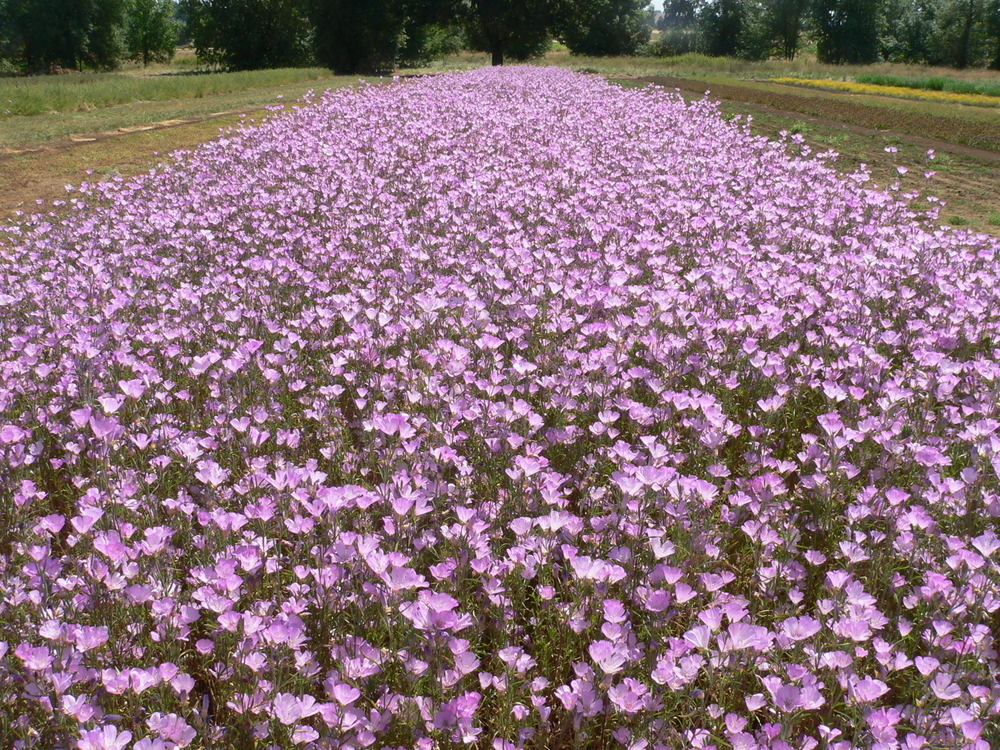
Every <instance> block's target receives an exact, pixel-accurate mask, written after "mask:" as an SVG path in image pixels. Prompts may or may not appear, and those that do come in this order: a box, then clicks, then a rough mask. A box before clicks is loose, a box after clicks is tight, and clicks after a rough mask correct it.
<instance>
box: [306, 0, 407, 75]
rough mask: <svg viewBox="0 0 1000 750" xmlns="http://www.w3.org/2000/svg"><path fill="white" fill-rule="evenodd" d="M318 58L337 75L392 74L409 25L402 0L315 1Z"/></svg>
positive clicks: (313, 10)
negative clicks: (361, 0)
mask: <svg viewBox="0 0 1000 750" xmlns="http://www.w3.org/2000/svg"><path fill="white" fill-rule="evenodd" d="M312 19H313V23H314V24H315V27H316V55H317V57H318V58H319V61H320V62H321V63H323V64H324V65H326V66H327V67H329V68H331V69H332V70H333V71H335V72H337V73H372V74H378V73H384V72H388V71H391V70H392V68H393V67H394V65H395V63H396V55H397V52H398V51H399V47H400V42H401V41H402V35H403V31H404V28H405V25H406V13H405V7H404V4H403V2H401V0H365V2H358V0H314V1H313V4H312Z"/></svg>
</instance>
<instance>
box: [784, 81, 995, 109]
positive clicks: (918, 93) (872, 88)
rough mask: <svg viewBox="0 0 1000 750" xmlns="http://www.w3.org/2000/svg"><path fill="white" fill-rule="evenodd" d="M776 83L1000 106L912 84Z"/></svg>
mask: <svg viewBox="0 0 1000 750" xmlns="http://www.w3.org/2000/svg"><path fill="white" fill-rule="evenodd" d="M771 80H772V81H775V82H776V83H792V84H795V85H797V86H812V87H814V88H820V89H829V90H831V91H846V92H848V93H851V94H875V95H876V96H892V97H897V98H902V99H924V100H927V101H932V102H949V103H951V104H969V105H972V106H974V107H1000V97H998V96H993V95H989V94H970V93H963V92H959V91H935V90H932V89H918V88H914V87H912V86H883V85H881V84H875V83H862V82H859V81H837V80H832V79H829V78H795V77H782V78H772V79H771Z"/></svg>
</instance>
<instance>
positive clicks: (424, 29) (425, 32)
mask: <svg viewBox="0 0 1000 750" xmlns="http://www.w3.org/2000/svg"><path fill="white" fill-rule="evenodd" d="M464 47H465V32H464V31H463V29H462V28H461V27H460V26H457V25H455V24H439V23H420V22H418V21H416V20H413V19H407V24H406V28H405V29H404V41H403V43H402V45H401V47H400V49H399V64H400V65H401V66H402V67H420V66H421V65H426V64H427V63H429V62H430V61H431V60H437V59H440V58H442V57H445V56H446V55H454V54H456V53H458V52H461V51H462V49H463V48H464Z"/></svg>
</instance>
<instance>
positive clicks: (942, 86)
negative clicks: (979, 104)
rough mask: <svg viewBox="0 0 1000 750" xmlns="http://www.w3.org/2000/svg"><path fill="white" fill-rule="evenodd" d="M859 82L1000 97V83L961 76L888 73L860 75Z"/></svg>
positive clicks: (857, 78)
mask: <svg viewBox="0 0 1000 750" xmlns="http://www.w3.org/2000/svg"><path fill="white" fill-rule="evenodd" d="M855 80H856V81H857V82H858V83H870V84H872V85H874V86H902V87H904V88H910V89H923V90H924V91H951V92H952V93H955V94H980V95H981V96H997V97H1000V83H991V82H989V81H963V80H962V79H960V78H948V77H946V76H925V77H922V78H907V77H906V76H895V75H888V74H871V75H860V76H857V77H856V78H855Z"/></svg>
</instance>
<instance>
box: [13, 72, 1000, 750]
mask: <svg viewBox="0 0 1000 750" xmlns="http://www.w3.org/2000/svg"><path fill="white" fill-rule="evenodd" d="M834 156H835V155H833V154H832V153H825V154H819V155H814V154H811V153H809V149H808V148H807V147H805V146H803V145H802V144H801V142H797V141H796V139H794V138H792V139H789V140H786V141H784V142H772V141H768V140H766V139H763V138H759V137H755V136H753V135H752V134H751V133H750V130H749V128H748V127H747V125H746V124H745V123H740V122H726V121H725V120H724V119H723V118H722V117H720V116H719V114H718V112H717V109H716V106H715V105H713V104H712V103H711V102H709V101H707V100H703V101H698V102H694V103H686V102H685V101H684V100H683V99H681V97H679V96H677V95H676V94H673V93H669V92H665V91H664V90H662V89H659V88H657V87H653V86H650V87H647V88H642V89H628V90H623V89H620V88H618V87H615V86H612V85H610V84H608V83H606V82H604V81H602V80H600V79H597V78H593V77H587V76H583V75H577V74H573V73H570V72H567V71H563V70H557V69H539V68H514V69H500V70H493V69H490V70H480V71H475V72H471V73H465V74H449V75H444V76H437V77H429V78H421V79H416V80H412V81H405V82H393V83H391V84H386V85H379V86H362V87H359V88H356V89H352V90H340V91H338V92H335V93H328V94H326V95H323V96H313V97H310V98H308V99H307V100H306V101H305V102H303V103H300V105H299V106H297V107H296V108H295V109H294V110H292V111H289V112H287V113H284V114H281V115H277V114H276V115H275V116H273V117H272V118H271V119H269V120H267V121H266V122H264V123H263V124H258V125H255V126H251V125H250V124H249V123H248V124H247V126H246V127H244V128H241V129H237V130H233V131H229V132H227V133H225V134H223V136H222V137H220V138H219V139H217V140H215V141H214V142H212V143H210V144H208V145H206V146H204V147H202V148H200V149H198V150H197V151H195V152H192V153H182V154H178V155H176V159H175V162H174V163H172V164H171V165H169V166H164V167H161V168H159V169H157V170H155V171H153V172H150V173H149V174H147V175H145V176H143V177H140V178H135V179H125V178H118V179H115V180H112V181H110V182H106V183H102V184H99V185H88V184H84V185H81V186H80V187H79V188H77V189H76V190H75V191H74V193H72V194H71V197H72V200H70V201H69V202H68V203H67V204H66V205H65V206H64V207H63V210H62V211H61V212H59V213H58V214H55V213H53V214H49V215H43V214H36V215H32V216H28V217H23V218H22V219H21V220H20V221H19V222H18V223H14V224H10V225H8V226H5V227H3V228H2V230H0V341H2V342H4V343H3V348H2V351H0V483H2V484H0V701H2V704H3V706H4V711H3V712H2V713H0V739H2V742H0V744H2V745H3V746H4V747H15V748H21V749H25V748H52V747H78V748H82V749H83V750H110V749H112V748H114V749H115V750H125V749H126V748H129V749H130V750H167V749H169V748H208V747H239V748H262V749H263V748H288V747H292V746H296V747H303V748H368V747H371V748H397V747H399V748H424V749H429V748H437V747H440V748H446V747H461V746H466V745H475V746H476V747H484V748H493V749H495V750H515V749H517V748H542V747H553V748H555V747H559V748H564V747H580V748H584V747H594V748H598V747H612V746H618V745H620V746H622V747H623V748H629V749H630V750H643V749H644V748H649V749H650V750H654V749H657V748H679V747H694V748H705V749H708V748H726V749H728V748H733V749H734V750H751V749H752V748H768V749H769V750H790V749H792V748H794V749H795V750H812V748H820V747H823V748H831V749H832V750H851V749H852V748H866V749H868V748H872V749H876V748H877V749H879V750H890V749H893V748H905V749H906V750H918V749H919V748H969V749H970V750H988V748H989V746H990V743H991V742H992V743H996V742H998V741H1000V736H998V734H997V730H996V726H997V724H998V723H1000V722H998V712H1000V689H998V687H997V685H998V684H1000V672H998V664H997V661H998V657H997V650H996V643H995V638H996V635H997V632H998V629H1000V619H998V618H1000V568H998V564H1000V538H998V534H997V523H998V522H997V518H998V517H1000V483H998V477H997V473H998V470H1000V413H998V412H1000V266H998V251H1000V245H998V244H997V242H996V241H994V240H991V239H989V238H987V237H983V236H977V235H973V234H969V233H960V232H953V231H950V230H943V229H939V228H937V227H936V226H935V225H934V223H933V216H927V215H923V214H920V213H919V212H918V211H917V210H916V209H915V208H913V205H915V204H914V203H913V202H912V200H910V198H911V196H906V195H901V194H900V193H899V191H898V190H897V191H895V192H894V191H892V190H885V189H879V188H878V187H877V186H875V185H873V184H872V183H871V180H870V177H869V175H868V174H866V173H864V172H859V173H855V174H851V175H848V176H846V177H845V176H843V175H841V174H839V173H838V172H837V171H836V170H835V169H834V168H833V167H832V166H831V165H830V163H829V162H830V161H831V160H832V159H833V158H834ZM890 187H891V186H890Z"/></svg>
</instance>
